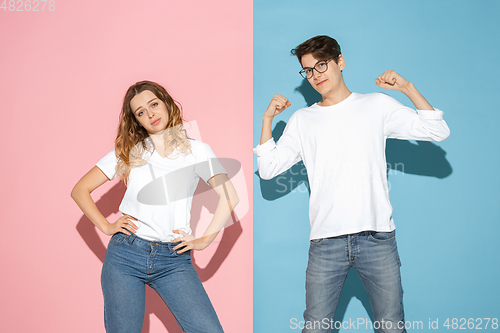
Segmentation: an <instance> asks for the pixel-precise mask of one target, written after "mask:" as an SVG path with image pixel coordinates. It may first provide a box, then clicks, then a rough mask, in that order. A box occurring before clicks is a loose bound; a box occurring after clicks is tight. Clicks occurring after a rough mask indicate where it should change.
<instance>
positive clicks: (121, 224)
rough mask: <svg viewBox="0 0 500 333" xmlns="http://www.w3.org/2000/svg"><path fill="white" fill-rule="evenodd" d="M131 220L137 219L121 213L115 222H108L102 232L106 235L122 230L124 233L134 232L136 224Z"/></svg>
mask: <svg viewBox="0 0 500 333" xmlns="http://www.w3.org/2000/svg"><path fill="white" fill-rule="evenodd" d="M133 221H137V219H136V218H135V217H133V216H130V215H127V214H125V215H123V216H122V217H120V218H119V219H118V220H116V222H115V223H110V224H109V226H108V228H107V230H106V231H105V232H104V233H105V234H106V235H108V236H111V235H114V234H116V233H117V232H123V233H124V234H126V235H129V236H130V235H131V234H135V232H136V230H137V229H138V228H137V225H135V223H134V222H133Z"/></svg>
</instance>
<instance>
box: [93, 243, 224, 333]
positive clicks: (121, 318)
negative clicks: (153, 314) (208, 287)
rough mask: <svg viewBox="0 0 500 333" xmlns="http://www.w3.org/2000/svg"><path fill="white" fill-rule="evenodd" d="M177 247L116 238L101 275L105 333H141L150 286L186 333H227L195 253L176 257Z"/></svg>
mask: <svg viewBox="0 0 500 333" xmlns="http://www.w3.org/2000/svg"><path fill="white" fill-rule="evenodd" d="M175 245H177V243H158V242H150V241H147V240H145V239H142V238H139V237H137V236H135V235H131V236H127V235H125V234H123V233H117V234H115V235H113V237H111V240H110V242H109V245H108V249H107V251H106V256H105V259H104V263H103V266H102V273H101V285H102V292H103V295H104V324H105V326H106V332H108V333H129V332H130V333H141V331H142V324H143V320H144V311H145V304H146V303H145V302H146V284H147V285H149V286H150V287H151V288H153V289H154V290H155V291H156V292H157V293H158V294H159V295H160V297H161V298H162V299H163V301H164V302H165V304H166V305H167V306H168V308H169V309H170V311H171V312H172V314H173V315H174V317H175V319H176V320H177V323H178V324H179V326H180V327H181V329H182V330H183V331H184V332H189V333H212V332H213V333H219V332H223V330H222V327H221V325H220V323H219V319H218V318H217V314H216V313H215V310H214V308H213V307H212V304H211V302H210V299H209V298H208V295H207V293H206V292H205V289H204V288H203V285H202V283H201V281H200V278H199V277H198V273H197V272H196V270H195V269H194V267H193V265H192V263H191V255H190V251H187V252H184V253H181V254H177V253H176V251H174V250H172V248H173V247H174V246H175Z"/></svg>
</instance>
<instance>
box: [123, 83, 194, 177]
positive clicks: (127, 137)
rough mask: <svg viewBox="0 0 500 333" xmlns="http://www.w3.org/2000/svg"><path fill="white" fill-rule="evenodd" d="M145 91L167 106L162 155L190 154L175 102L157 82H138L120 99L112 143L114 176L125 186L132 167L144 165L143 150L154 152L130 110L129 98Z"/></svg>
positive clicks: (146, 133) (145, 132)
mask: <svg viewBox="0 0 500 333" xmlns="http://www.w3.org/2000/svg"><path fill="white" fill-rule="evenodd" d="M145 90H149V91H151V92H152V93H153V94H155V96H156V97H157V98H158V99H160V100H161V101H162V102H163V103H165V105H166V107H167V111H168V122H167V127H166V129H165V132H164V135H163V136H164V139H165V145H164V146H165V155H167V156H169V155H170V153H172V152H173V151H176V152H178V153H180V154H183V155H185V154H188V153H189V152H190V148H191V145H190V143H189V140H188V138H187V136H186V134H185V131H184V130H183V126H182V122H183V118H182V112H181V108H180V107H179V105H178V104H177V102H176V101H174V99H173V98H172V97H171V96H170V95H169V93H168V92H167V91H166V90H165V88H163V87H162V86H160V85H159V84H158V83H155V82H151V81H141V82H137V83H136V84H134V85H132V86H131V87H130V88H128V90H127V93H126V94H125V98H124V99H123V106H122V111H121V113H120V124H119V126H118V134H117V136H116V140H115V154H116V157H117V158H118V164H117V165H116V173H117V175H119V176H120V178H121V179H122V180H123V181H124V182H125V183H126V181H127V179H128V176H129V174H130V171H131V169H132V168H133V167H136V166H141V165H144V164H146V163H147V162H146V161H145V160H143V158H142V157H143V155H144V153H145V151H150V152H151V153H152V152H153V150H154V146H153V143H152V140H151V138H149V134H148V132H147V131H146V129H145V128H144V127H142V126H141V125H140V124H139V122H138V121H137V120H136V119H135V115H134V113H133V111H132V108H131V107H130V101H131V100H132V98H134V97H135V96H136V95H137V94H140V93H141V92H143V91H145Z"/></svg>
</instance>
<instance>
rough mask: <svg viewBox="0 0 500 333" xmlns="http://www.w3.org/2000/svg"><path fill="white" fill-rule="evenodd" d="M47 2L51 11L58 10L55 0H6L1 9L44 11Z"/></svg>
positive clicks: (10, 10)
mask: <svg viewBox="0 0 500 333" xmlns="http://www.w3.org/2000/svg"><path fill="white" fill-rule="evenodd" d="M47 3H48V4H49V5H48V10H49V11H51V12H53V11H54V10H56V2H55V0H48V1H47V0H33V1H30V0H9V1H7V0H4V1H3V2H2V5H1V6H0V9H3V10H4V12H6V11H7V10H8V11H9V12H43V11H44V10H45V6H46V5H47Z"/></svg>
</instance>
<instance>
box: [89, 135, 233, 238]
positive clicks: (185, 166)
mask: <svg viewBox="0 0 500 333" xmlns="http://www.w3.org/2000/svg"><path fill="white" fill-rule="evenodd" d="M190 143H191V154H188V155H185V156H184V155H178V154H177V153H175V152H174V153H173V154H172V155H170V156H168V157H165V158H163V157H161V156H160V155H159V154H158V153H157V152H156V150H154V151H153V153H151V152H149V151H146V152H145V154H144V156H143V159H144V160H145V161H146V162H147V164H146V165H143V166H140V167H133V168H132V170H131V171H130V175H129V178H128V182H127V190H126V192H125V196H124V197H123V200H122V202H121V204H120V208H119V209H120V211H121V212H122V214H128V215H130V216H133V217H135V218H136V219H137V220H138V221H137V222H134V223H135V224H136V225H137V226H138V228H139V229H138V230H137V233H136V235H137V236H139V237H141V238H144V239H147V240H150V241H160V242H170V241H172V240H173V239H175V238H177V237H179V235H178V234H174V233H173V232H172V230H175V229H182V230H183V231H185V232H187V233H189V234H190V233H191V228H190V223H189V222H190V219H191V203H192V200H193V193H194V191H195V189H196V187H197V185H198V181H199V179H200V178H202V179H203V180H204V181H205V182H207V181H208V180H209V179H210V178H212V177H213V176H215V175H218V174H221V173H226V171H225V170H224V168H223V167H222V165H221V164H220V162H219V161H218V160H217V158H216V156H215V154H214V153H213V151H212V149H211V148H210V146H209V145H208V144H206V143H203V142H200V141H196V140H190ZM173 157H175V158H173ZM117 163H118V160H117V157H116V155H115V151H114V150H112V151H110V152H109V153H108V154H107V155H106V156H104V157H103V158H102V159H101V160H100V161H99V162H97V164H96V166H97V167H98V168H99V169H101V170H102V172H103V173H104V174H105V175H106V176H107V177H108V178H109V179H113V178H115V177H117V175H116V164H117Z"/></svg>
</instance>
